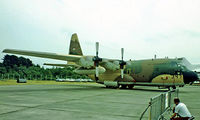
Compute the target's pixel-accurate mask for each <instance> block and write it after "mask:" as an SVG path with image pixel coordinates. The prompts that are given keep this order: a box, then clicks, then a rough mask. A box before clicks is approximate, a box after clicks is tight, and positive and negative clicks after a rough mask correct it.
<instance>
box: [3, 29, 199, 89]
mask: <svg viewBox="0 0 200 120" xmlns="http://www.w3.org/2000/svg"><path fill="white" fill-rule="evenodd" d="M3 52H4V53H12V54H19V55H27V56H35V57H42V58H50V59H56V60H62V61H68V64H48V63H46V64H45V65H52V66H63V67H65V66H75V67H76V69H75V70H74V72H76V73H78V74H84V75H88V76H89V77H90V78H91V79H92V80H95V81H96V82H97V83H100V84H104V85H105V86H106V87H112V88H119V87H120V88H129V89H131V88H133V87H134V86H135V85H140V86H158V87H159V88H168V89H170V87H171V88H173V89H175V88H176V86H179V87H183V86H184V85H185V84H190V83H193V82H194V81H196V80H198V76H197V73H196V72H194V71H192V70H193V69H196V68H200V65H192V64H190V63H189V62H188V61H187V60H186V59H185V58H176V59H168V58H164V59H149V60H134V61H131V60H129V61H124V60H123V55H124V49H123V48H122V49H121V57H122V59H121V60H119V59H107V58H100V57H99V56H98V52H99V43H98V42H97V43H96V56H86V55H83V53H82V50H81V46H80V43H79V40H78V36H77V34H76V33H75V34H73V35H72V37H71V42H70V48H69V54H68V55H64V54H56V53H47V52H35V51H25V50H15V49H5V50H3Z"/></svg>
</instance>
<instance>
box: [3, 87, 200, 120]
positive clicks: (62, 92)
mask: <svg viewBox="0 0 200 120" xmlns="http://www.w3.org/2000/svg"><path fill="white" fill-rule="evenodd" d="M199 87H200V86H186V87H184V88H180V98H181V100H182V101H183V102H184V103H186V104H187V106H188V108H189V109H190V111H191V112H192V113H193V115H195V116H196V119H200V115H199V111H200V103H199V100H200V96H199V95H200V94H199V91H200V88H199ZM164 91H165V90H159V89H157V88H155V87H137V86H136V88H135V89H133V90H120V89H106V88H104V86H102V85H98V84H64V85H4V86H0V120H13V119H15V120H27V119H28V120H36V119H37V120H64V119H65V120H134V119H135V120H138V119H139V117H140V115H141V113H142V112H143V111H144V109H145V108H146V107H147V105H148V102H149V99H150V98H151V97H153V96H155V95H158V94H160V93H161V92H164ZM147 115H148V114H145V117H144V120H146V119H147Z"/></svg>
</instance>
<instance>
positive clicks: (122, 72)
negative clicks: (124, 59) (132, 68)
mask: <svg viewBox="0 0 200 120" xmlns="http://www.w3.org/2000/svg"><path fill="white" fill-rule="evenodd" d="M121 78H122V79H123V78H124V69H121Z"/></svg>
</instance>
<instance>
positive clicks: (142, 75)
mask: <svg viewBox="0 0 200 120" xmlns="http://www.w3.org/2000/svg"><path fill="white" fill-rule="evenodd" d="M90 77H91V78H92V79H94V80H95V78H94V76H92V75H90ZM193 79H194V80H195V79H196V74H195V73H194V72H192V71H190V70H188V69H187V68H186V67H185V66H184V65H183V64H182V58H179V59H168V58H166V59H149V60H135V61H127V65H126V67H125V70H124V78H123V79H122V78H121V76H120V70H117V71H111V70H107V71H106V72H105V73H103V74H101V75H100V76H99V81H98V82H105V81H117V82H136V83H137V82H142V83H158V86H159V85H160V84H162V83H165V84H164V85H168V83H169V84H171V85H176V84H179V83H181V84H185V83H186V84H187V83H189V82H190V81H193ZM172 83H173V84H172Z"/></svg>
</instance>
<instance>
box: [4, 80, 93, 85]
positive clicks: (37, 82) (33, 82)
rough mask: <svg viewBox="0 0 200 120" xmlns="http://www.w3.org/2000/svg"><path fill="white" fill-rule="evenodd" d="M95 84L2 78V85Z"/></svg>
mask: <svg viewBox="0 0 200 120" xmlns="http://www.w3.org/2000/svg"><path fill="white" fill-rule="evenodd" d="M86 83H87V84H94V83H91V82H56V81H47V80H27V83H17V81H16V80H13V79H10V80H0V85H60V84H86Z"/></svg>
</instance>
